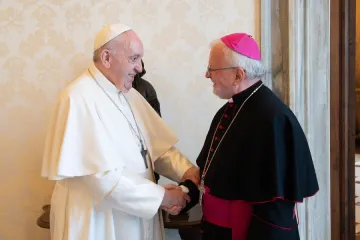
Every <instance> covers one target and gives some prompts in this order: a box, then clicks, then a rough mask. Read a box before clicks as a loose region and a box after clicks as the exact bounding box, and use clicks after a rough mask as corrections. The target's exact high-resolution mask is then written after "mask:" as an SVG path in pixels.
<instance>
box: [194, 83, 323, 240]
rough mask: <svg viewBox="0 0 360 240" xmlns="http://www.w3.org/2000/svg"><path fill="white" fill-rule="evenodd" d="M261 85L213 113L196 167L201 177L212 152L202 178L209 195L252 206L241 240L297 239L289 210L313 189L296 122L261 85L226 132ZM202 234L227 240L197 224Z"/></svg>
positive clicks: (224, 232)
mask: <svg viewBox="0 0 360 240" xmlns="http://www.w3.org/2000/svg"><path fill="white" fill-rule="evenodd" d="M261 84H262V82H261V81H259V82H257V83H255V84H254V85H253V86H251V87H250V88H248V89H246V90H245V91H243V92H241V93H239V94H237V95H235V96H233V98H232V99H233V103H226V104H225V105H224V106H223V107H222V108H221V109H220V110H219V111H218V112H217V113H216V115H215V117H214V119H213V121H212V123H211V126H210V129H209V132H208V134H207V137H206V140H205V143H204V146H203V148H202V150H201V152H200V154H199V156H198V158H197V164H198V166H199V167H200V169H201V173H202V172H203V170H204V165H205V162H206V160H207V158H208V154H209V151H210V154H209V158H211V157H212V154H214V152H215V155H214V157H213V160H212V163H211V165H210V167H209V170H208V172H207V174H206V177H205V186H207V187H209V188H210V194H211V195H213V196H215V197H218V198H221V199H225V200H244V201H246V202H250V203H252V216H251V220H250V225H249V228H248V233H247V238H246V239H247V240H260V239H261V240H295V239H299V233H298V227H297V219H296V217H294V208H295V205H296V203H300V202H302V201H303V199H304V198H306V197H311V196H313V195H314V194H316V192H317V191H318V190H319V186H318V182H317V177H316V173H315V169H314V165H313V161H312V157H311V153H310V149H309V146H308V142H307V139H306V137H305V134H304V132H303V130H302V128H301V126H300V124H299V123H298V121H297V119H296V117H295V116H294V114H293V113H292V111H291V110H290V109H289V108H288V107H287V106H286V105H285V104H284V103H283V102H282V101H281V100H280V99H279V98H278V97H277V96H276V95H275V94H274V93H273V92H272V91H271V90H270V89H268V88H267V87H266V86H264V85H263V86H261V87H260V88H259V89H258V91H257V92H255V93H254V94H253V95H252V96H251V97H250V98H249V99H248V101H247V102H246V103H245V104H244V105H243V108H242V109H241V110H240V112H239V114H238V115H237V117H236V118H235V119H234V121H233V123H232V125H231V127H230V128H229V129H228V127H229V125H230V122H231V121H232V120H233V118H234V116H235V114H236V112H237V110H238V109H239V107H240V106H241V104H242V103H243V102H244V101H245V99H246V98H247V97H249V95H250V94H251V93H252V92H253V91H254V90H255V89H256V88H258V87H259V86H260V85H261ZM227 129H228V132H227V133H226V135H225V137H224V138H223V140H222V142H221V143H220V144H219V146H218V149H217V151H214V150H215V149H216V147H217V144H218V143H219V142H220V140H221V138H222V136H223V135H224V133H225V132H226V130H227ZM215 131H216V133H215ZM214 133H215V135H214ZM212 140H214V142H213V144H212V145H211V143H212ZM214 207H216V206H214ZM202 230H203V239H204V240H208V239H222V240H227V239H231V231H232V230H231V228H230V229H229V228H225V227H220V226H216V225H214V224H211V223H209V222H203V224H202Z"/></svg>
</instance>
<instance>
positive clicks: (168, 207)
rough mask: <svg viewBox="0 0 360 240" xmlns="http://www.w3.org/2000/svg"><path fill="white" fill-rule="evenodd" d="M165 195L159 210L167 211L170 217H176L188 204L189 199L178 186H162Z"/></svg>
mask: <svg viewBox="0 0 360 240" xmlns="http://www.w3.org/2000/svg"><path fill="white" fill-rule="evenodd" d="M164 188H165V195H164V198H163V201H162V203H161V209H163V210H165V211H167V212H168V213H169V214H171V215H178V214H179V212H180V211H181V209H182V208H184V207H185V206H186V204H187V203H189V202H190V200H191V199H190V197H189V195H188V194H187V193H185V192H183V190H182V188H181V187H180V186H176V185H174V184H168V185H165V186H164Z"/></svg>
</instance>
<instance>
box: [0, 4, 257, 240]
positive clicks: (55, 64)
mask: <svg viewBox="0 0 360 240" xmlns="http://www.w3.org/2000/svg"><path fill="white" fill-rule="evenodd" d="M226 3H227V4H226V5H224V4H222V3H221V2H219V1H218V0H198V1H192V0H183V1H179V0H156V1H150V0H143V1H140V0H134V1H129V0H121V1H117V0H106V1H94V0H86V1H85V0H71V1H70V0H47V1H45V0H44V1H37V0H3V1H0V33H1V35H0V36H1V37H0V66H1V71H0V88H1V94H0V109H1V110H0V111H1V115H0V116H1V118H0V133H1V136H2V137H1V139H0V147H1V149H0V189H1V196H0V198H1V200H0V239H1V240H17V239H19V240H20V239H21V240H22V239H29V240H30V239H31V240H32V239H36V240H42V239H49V236H48V231H47V230H43V229H40V228H38V227H37V226H36V218H37V217H38V216H39V215H40V214H41V207H42V205H44V204H46V203H48V202H49V198H50V195H51V191H52V184H51V183H49V182H48V181H47V180H45V179H42V178H41V177H40V167H41V158H42V149H43V143H44V136H45V126H46V124H47V121H48V119H49V115H50V112H51V110H52V107H53V104H54V101H55V99H56V97H57V94H58V93H59V91H60V90H61V89H62V88H63V87H64V85H65V84H66V82H69V81H70V80H72V79H73V78H75V77H76V76H77V75H78V74H80V73H81V72H82V71H83V70H84V69H85V68H86V67H87V66H88V64H89V62H90V60H91V47H92V41H93V36H94V34H95V33H96V31H98V30H99V28H100V27H101V26H102V25H103V24H107V23H112V22H116V21H121V22H123V23H126V24H129V25H131V26H133V27H134V29H135V30H136V31H137V32H138V34H139V35H140V37H141V38H142V39H143V42H144V45H145V57H144V61H145V66H146V69H147V72H148V73H147V74H146V75H145V78H146V79H147V80H149V81H151V82H152V83H153V84H154V86H155V88H156V90H157V91H158V95H159V98H160V101H161V104H162V112H163V115H164V118H165V120H166V121H167V122H168V124H169V125H170V127H171V128H172V129H173V130H174V132H175V133H176V135H177V136H178V137H179V138H180V143H179V144H178V146H179V147H180V149H181V150H183V152H184V153H185V154H187V155H188V156H189V157H190V158H191V159H192V160H193V161H195V158H196V156H197V154H198V152H199V150H200V147H201V145H202V143H203V142H202V141H203V139H204V136H205V134H206V131H207V129H208V126H209V123H210V121H211V118H212V116H213V114H214V112H215V111H216V110H217V108H218V107H219V106H220V105H221V104H222V102H221V101H220V100H217V99H216V98H215V97H214V96H213V95H212V93H211V84H210V82H209V81H208V80H206V79H205V78H204V71H205V69H206V66H207V54H208V43H209V42H210V41H211V40H212V39H213V38H217V37H219V36H221V35H223V34H226V33H230V32H234V31H245V32H248V33H250V34H252V35H253V36H254V37H255V39H257V40H259V39H260V33H259V31H260V26H259V24H260V12H259V11H260V0H253V1H238V0H227V1H226ZM200 115H201V118H200ZM5 189H6V190H5Z"/></svg>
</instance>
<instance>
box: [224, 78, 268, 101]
mask: <svg viewBox="0 0 360 240" xmlns="http://www.w3.org/2000/svg"><path fill="white" fill-rule="evenodd" d="M261 84H263V82H262V81H261V80H259V81H258V82H256V83H254V84H253V85H252V86H250V87H249V88H247V89H245V90H244V91H242V92H239V93H238V94H235V95H234V96H233V97H232V98H231V99H230V100H229V102H234V103H235V104H238V103H243V102H244V101H245V99H246V98H247V97H248V96H249V95H250V94H251V93H252V92H253V91H254V90H255V89H256V88H257V87H259V86H260V85H261Z"/></svg>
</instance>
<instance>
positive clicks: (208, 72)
mask: <svg viewBox="0 0 360 240" xmlns="http://www.w3.org/2000/svg"><path fill="white" fill-rule="evenodd" d="M235 68H238V67H224V68H210V67H207V70H206V74H208V75H210V74H211V73H212V72H215V71H219V70H229V69H235Z"/></svg>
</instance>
